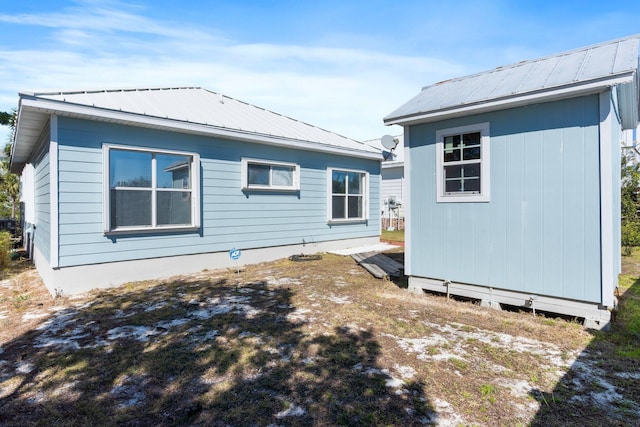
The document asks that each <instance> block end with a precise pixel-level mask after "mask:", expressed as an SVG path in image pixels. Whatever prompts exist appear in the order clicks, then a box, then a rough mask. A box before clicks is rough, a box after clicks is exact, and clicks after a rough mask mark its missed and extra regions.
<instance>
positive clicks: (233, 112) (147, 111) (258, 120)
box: [33, 87, 375, 153]
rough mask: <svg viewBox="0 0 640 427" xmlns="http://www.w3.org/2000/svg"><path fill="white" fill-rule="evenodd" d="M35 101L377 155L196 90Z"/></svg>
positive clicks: (59, 95) (57, 95)
mask: <svg viewBox="0 0 640 427" xmlns="http://www.w3.org/2000/svg"><path fill="white" fill-rule="evenodd" d="M33 96H34V97H35V98H36V99H47V100H52V101H61V102H65V103H70V104H75V105H83V106H89V107H95V108H96V109H97V110H96V115H99V114H100V112H99V110H112V111H121V112H126V113H132V114H137V115H144V116H151V117H156V118H161V119H168V120H177V121H181V122H188V123H194V124H199V125H205V126H213V127H219V128H224V129H228V130H239V131H242V132H245V133H251V134H256V135H266V136H273V137H278V138H283V139H287V140H293V141H296V140H297V141H304V142H312V143H317V144H324V145H328V146H333V147H339V148H345V149H350V150H356V151H365V152H369V153H371V152H375V150H374V149H373V148H371V147H370V146H367V145H365V144H363V143H361V142H359V141H356V140H353V139H350V138H347V137H345V136H342V135H338V134H336V133H334V132H330V131H328V130H325V129H322V128H319V127H316V126H312V125H310V124H308V123H305V122H301V121H299V120H295V119H292V118H290V117H287V116H283V115H281V114H278V113H275V112H273V111H269V110H266V109H264V108H260V107H256V106H254V105H251V104H248V103H246V102H243V101H239V100H237V99H234V98H230V97H228V96H223V95H222V94H219V93H215V92H212V91H209V90H206V89H202V88H198V87H184V88H158V89H122V90H100V91H79V92H54V93H52V92H48V93H34V94H33Z"/></svg>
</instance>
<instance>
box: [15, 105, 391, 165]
mask: <svg viewBox="0 0 640 427" xmlns="http://www.w3.org/2000/svg"><path fill="white" fill-rule="evenodd" d="M22 101H23V102H22V104H23V106H24V107H29V108H34V109H38V110H41V111H43V112H47V113H49V114H58V115H61V116H69V117H78V118H86V119H93V120H96V119H97V120H101V121H106V122H112V123H120V124H127V125H132V126H142V127H148V128H154V129H164V130H171V131H176V132H187V133H192V134H198V135H209V136H219V137H223V138H227V139H236V140H241V141H249V142H256V143H259V144H265V145H273V146H278V147H287V148H293V149H298V150H305V151H317V152H322V153H331V154H339V155H343V156H350V157H358V158H364V159H374V160H379V157H380V153H377V152H368V151H364V150H362V151H360V150H356V149H350V148H344V147H335V146H330V145H324V144H321V143H318V142H310V141H300V140H294V139H286V138H280V137H275V136H270V135H262V134H256V133H252V132H245V131H241V130H237V129H224V128H220V127H217V126H211V125H205V124H200V123H191V122H182V121H178V120H172V119H164V118H160V117H153V116H143V115H140V114H135V113H129V112H124V111H114V110H105V109H99V108H97V107H90V106H86V105H78V104H68V103H63V102H58V101H50V100H42V99H27V98H24V99H23V100H22Z"/></svg>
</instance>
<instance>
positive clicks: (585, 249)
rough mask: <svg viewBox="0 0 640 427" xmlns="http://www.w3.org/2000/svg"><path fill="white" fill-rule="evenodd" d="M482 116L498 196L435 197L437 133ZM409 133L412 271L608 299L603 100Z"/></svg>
mask: <svg viewBox="0 0 640 427" xmlns="http://www.w3.org/2000/svg"><path fill="white" fill-rule="evenodd" d="M483 122H489V123H490V143H491V153H490V174H491V200H490V202H487V203H482V202H479V203H436V181H435V178H436V177H435V174H436V171H435V164H436V161H435V153H436V150H435V134H436V131H437V130H438V129H444V128H451V127H456V126H464V125H470V124H477V123H483ZM408 130H409V140H410V147H411V148H410V156H411V170H410V171H409V172H408V173H409V174H410V180H411V191H412V193H411V194H410V196H409V197H410V199H411V205H410V207H409V209H410V212H411V224H412V225H411V227H412V228H411V232H412V237H411V247H410V248H409V250H408V256H410V257H411V271H410V272H409V273H410V274H411V275H414V276H420V277H430V278H436V279H442V280H451V281H455V282H462V283H470V284H476V285H483V286H491V287H494V288H502V289H508V290H515V291H520V292H530V293H532V294H541V295H549V296H557V297H562V298H570V299H576V300H582V301H594V302H598V301H600V298H601V295H600V277H601V275H600V210H599V203H600V202H599V200H600V190H599V182H600V181H599V170H600V168H599V150H598V147H599V106H598V96H587V97H580V98H575V99H569V100H563V101H558V102H552V103H544V104H537V105H530V106H527V107H521V108H514V109H510V110H505V111H499V112H494V113H487V114H482V115H476V116H472V117H465V118H459V119H452V120H447V121H443V122H438V123H429V124H421V125H414V126H411V127H409V129H408ZM614 140H616V139H614Z"/></svg>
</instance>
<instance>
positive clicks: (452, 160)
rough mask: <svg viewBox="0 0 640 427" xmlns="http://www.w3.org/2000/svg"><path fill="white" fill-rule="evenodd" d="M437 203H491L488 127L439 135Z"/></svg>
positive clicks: (452, 131) (455, 129) (470, 127)
mask: <svg viewBox="0 0 640 427" xmlns="http://www.w3.org/2000/svg"><path fill="white" fill-rule="evenodd" d="M436 185H437V187H438V189H437V193H436V198H437V202H488V201H489V123H480V124H477V125H471V126H463V127H458V128H451V129H442V130H438V131H437V132H436Z"/></svg>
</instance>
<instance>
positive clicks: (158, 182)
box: [103, 145, 200, 232]
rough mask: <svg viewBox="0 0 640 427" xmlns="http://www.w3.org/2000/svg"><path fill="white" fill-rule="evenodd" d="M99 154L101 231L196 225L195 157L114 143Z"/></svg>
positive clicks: (197, 188) (196, 187)
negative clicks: (102, 172)
mask: <svg viewBox="0 0 640 427" xmlns="http://www.w3.org/2000/svg"><path fill="white" fill-rule="evenodd" d="M103 150H104V151H103V155H104V165H105V186H106V188H105V200H104V202H105V214H104V223H105V231H106V232H119V231H144V230H167V229H184V228H196V227H199V225H200V215H199V207H198V200H199V191H200V190H199V188H200V185H199V183H200V179H199V175H200V174H199V163H200V161H199V156H198V155H197V154H194V153H184V152H175V151H161V150H157V151H156V150H143V149H133V148H129V147H120V146H114V145H105V146H104V148H103Z"/></svg>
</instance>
